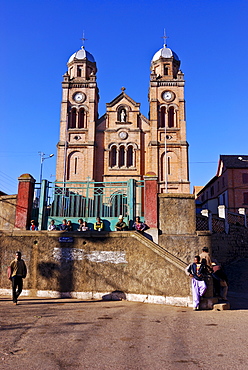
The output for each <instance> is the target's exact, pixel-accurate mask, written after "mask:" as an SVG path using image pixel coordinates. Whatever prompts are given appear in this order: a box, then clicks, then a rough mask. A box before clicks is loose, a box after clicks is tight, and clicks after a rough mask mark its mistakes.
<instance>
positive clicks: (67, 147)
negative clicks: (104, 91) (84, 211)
mask: <svg viewBox="0 0 248 370" xmlns="http://www.w3.org/2000/svg"><path fill="white" fill-rule="evenodd" d="M67 66H68V70H67V72H66V73H65V75H64V76H63V82H62V103H61V120H60V138H59V142H58V144H57V165H56V181H70V182H83V181H96V182H115V181H126V180H128V179H134V180H142V179H143V178H144V176H146V175H148V176H154V177H157V179H158V191H159V193H163V192H166V193H167V192H168V193H189V191H190V189H189V187H190V183H189V175H188V143H187V141H186V120H185V100H184V83H185V82H184V75H183V73H182V72H181V70H180V60H179V58H178V56H177V54H176V53H174V52H173V51H172V50H171V49H170V48H168V47H167V46H166V45H165V44H164V45H163V48H161V49H160V50H159V51H158V52H156V53H155V55H154V56H153V58H152V61H151V73H150V86H149V94H148V98H149V117H145V116H144V115H143V114H142V113H141V112H140V104H139V103H137V102H136V101H134V100H133V99H132V98H131V97H129V96H128V95H127V94H126V92H125V88H122V92H121V93H120V94H119V95H118V96H117V97H115V98H114V99H113V100H112V101H111V102H109V103H107V104H106V113H105V114H104V115H103V116H102V117H100V118H98V101H99V90H98V86H97V83H96V74H97V66H96V62H95V59H94V57H93V56H92V55H91V54H90V53H89V52H88V51H86V50H85V48H84V47H82V48H81V49H80V50H79V51H77V52H76V53H74V54H73V55H72V56H71V57H70V58H69V60H68V63H67Z"/></svg>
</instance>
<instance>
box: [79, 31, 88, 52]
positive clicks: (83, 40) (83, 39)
mask: <svg viewBox="0 0 248 370" xmlns="http://www.w3.org/2000/svg"><path fill="white" fill-rule="evenodd" d="M80 40H82V44H83V45H82V48H83V47H84V42H85V41H86V40H88V39H86V38H85V37H84V31H83V36H82V38H81V39H80Z"/></svg>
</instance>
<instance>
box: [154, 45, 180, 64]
mask: <svg viewBox="0 0 248 370" xmlns="http://www.w3.org/2000/svg"><path fill="white" fill-rule="evenodd" d="M172 57H173V58H174V59H176V60H178V61H179V58H178V56H177V54H176V53H174V51H172V50H171V49H170V48H167V47H166V45H164V46H163V47H162V49H159V50H158V51H157V52H156V53H155V54H154V56H153V58H152V62H155V61H156V60H158V59H159V58H172Z"/></svg>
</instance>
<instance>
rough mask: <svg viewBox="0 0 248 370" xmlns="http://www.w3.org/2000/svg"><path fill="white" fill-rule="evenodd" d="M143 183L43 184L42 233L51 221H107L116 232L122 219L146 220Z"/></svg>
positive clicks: (130, 181)
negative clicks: (80, 219)
mask: <svg viewBox="0 0 248 370" xmlns="http://www.w3.org/2000/svg"><path fill="white" fill-rule="evenodd" d="M143 187H144V182H143V181H137V180H133V179H130V180H128V181H122V182H120V181H115V182H101V183H100V182H94V181H85V182H53V183H51V182H48V181H47V180H43V181H42V185H41V189H40V202H39V220H38V221H39V225H41V226H40V229H46V228H47V223H48V222H49V220H50V219H55V220H56V222H57V223H59V222H61V220H62V219H63V218H67V219H68V218H70V219H71V220H72V221H75V222H76V220H77V219H78V218H83V219H85V220H86V221H93V220H94V219H95V218H96V217H98V216H99V217H101V218H102V219H106V220H108V221H109V223H110V224H111V225H110V226H109V229H110V230H111V229H113V225H114V224H115V223H116V220H117V219H118V216H119V215H123V217H124V218H125V219H126V221H128V222H130V221H132V220H134V217H135V216H136V215H139V216H141V217H142V216H143Z"/></svg>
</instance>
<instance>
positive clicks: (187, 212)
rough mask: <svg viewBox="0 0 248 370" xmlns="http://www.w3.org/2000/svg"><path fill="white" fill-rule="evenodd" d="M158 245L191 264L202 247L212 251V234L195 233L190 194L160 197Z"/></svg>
mask: <svg viewBox="0 0 248 370" xmlns="http://www.w3.org/2000/svg"><path fill="white" fill-rule="evenodd" d="M158 200H159V234H160V235H159V238H158V244H159V245H160V246H162V247H164V248H165V249H166V250H168V251H169V252H170V253H172V254H173V255H174V256H176V257H178V258H180V259H181V260H182V261H184V262H185V263H187V264H189V263H191V262H192V261H193V260H194V256H195V255H197V254H199V253H201V250H202V248H203V247H205V246H207V247H208V248H209V249H211V233H210V232H209V231H201V232H196V214H195V200H194V196H193V195H191V194H159V196H158Z"/></svg>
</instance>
